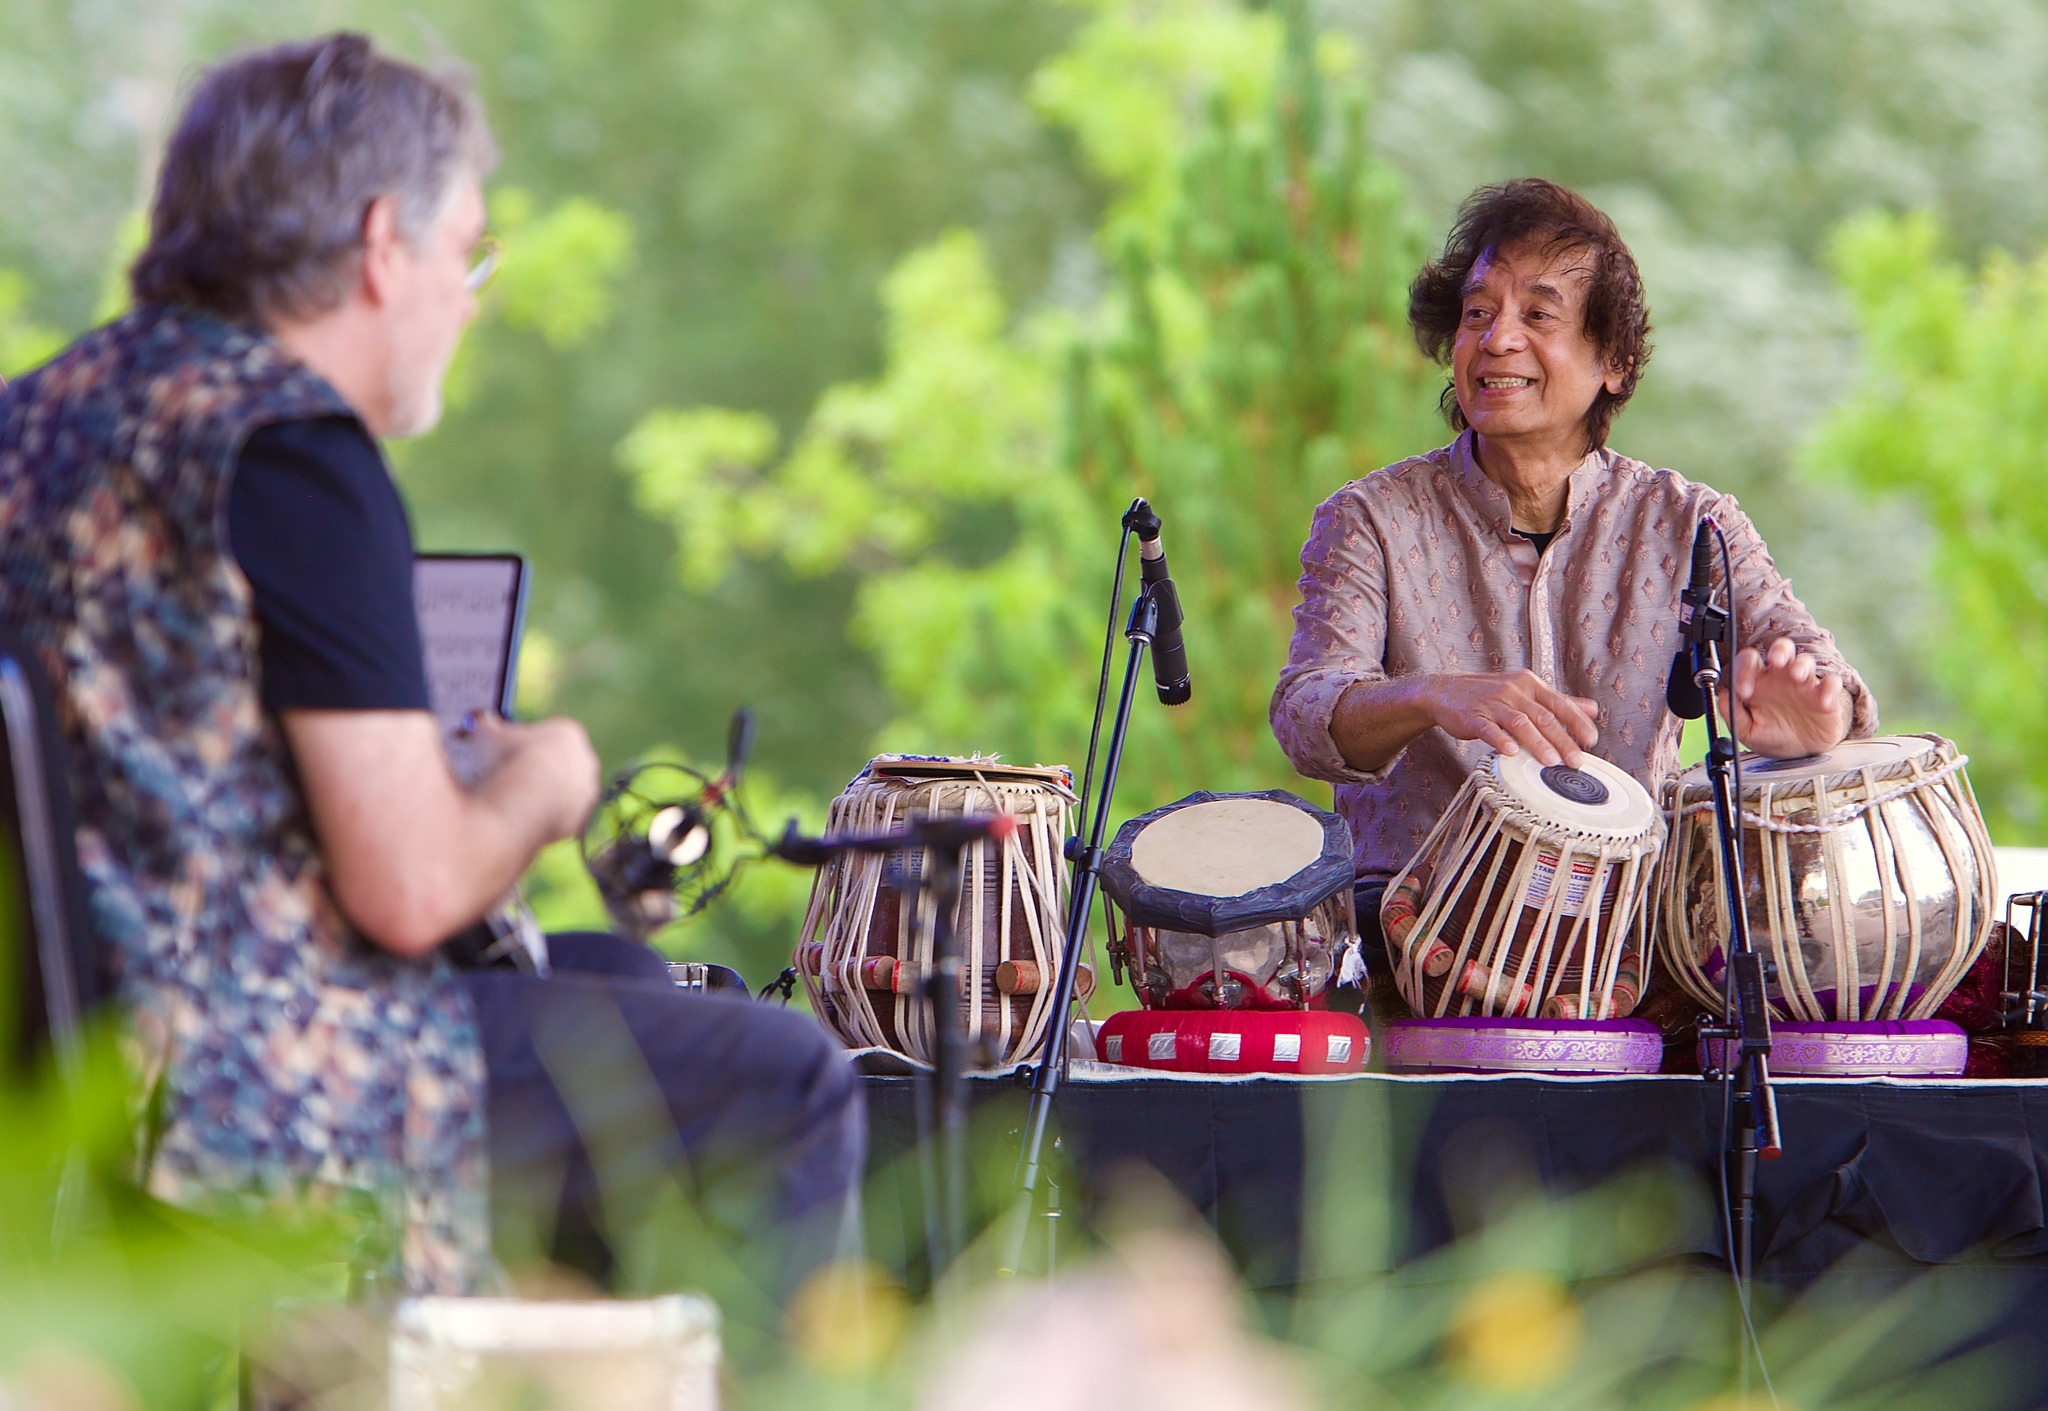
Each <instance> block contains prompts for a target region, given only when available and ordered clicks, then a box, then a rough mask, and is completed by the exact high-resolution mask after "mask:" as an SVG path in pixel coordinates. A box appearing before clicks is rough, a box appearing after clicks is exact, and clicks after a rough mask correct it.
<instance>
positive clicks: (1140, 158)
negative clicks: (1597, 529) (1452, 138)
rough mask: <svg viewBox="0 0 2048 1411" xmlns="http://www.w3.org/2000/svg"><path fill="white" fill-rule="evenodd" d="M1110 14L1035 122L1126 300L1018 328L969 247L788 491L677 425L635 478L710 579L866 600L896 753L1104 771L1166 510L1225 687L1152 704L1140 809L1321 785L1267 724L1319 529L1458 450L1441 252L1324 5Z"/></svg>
mask: <svg viewBox="0 0 2048 1411" xmlns="http://www.w3.org/2000/svg"><path fill="white" fill-rule="evenodd" d="M1090 9H1091V13H1090V17H1089V20H1088V23H1087V24H1086V25H1085V26H1084V27H1083V29H1082V30H1081V31H1080V33H1079V34H1078V35H1077V36H1076V38H1075V41H1074V44H1073V45H1072V47H1071V48H1069V49H1068V50H1067V51H1066V52H1065V53H1063V54H1062V55H1061V56H1060V57H1059V58H1057V59H1056V60H1054V61H1053V62H1052V63H1050V64H1049V65H1048V66H1047V67H1046V68H1045V69H1044V70H1043V71H1042V72H1041V74H1040V76H1039V78H1038V80H1037V81H1036V82H1035V84H1034V86H1033V91H1034V93H1035V94H1036V95H1037V97H1038V98H1039V100H1040V102H1041V103H1042V104H1043V105H1044V106H1045V108H1046V110H1047V112H1048V114H1049V116H1050V117H1051V118H1052V119H1053V120H1054V121H1056V122H1058V123H1060V124H1061V125H1063V126H1065V127H1068V128H1070V129H1071V130H1073V131H1074V132H1075V133H1076V134H1077V135H1078V136H1079V137H1080V139H1081V145H1082V148H1083V150H1084V151H1085V152H1087V153H1088V154H1089V156H1090V158H1091V160H1094V161H1096V162H1097V163H1099V164H1100V170H1099V172H1098V174H1099V175H1100V176H1101V177H1102V179H1103V180H1104V182H1105V183H1106V184H1107V186H1108V189H1109V193H1110V197H1111V208H1110V213H1109V215H1108V217H1107V219H1106V220H1105V223H1104V225H1103V228H1102V230H1101V232H1100V236H1099V239H1100V241H1101V243H1102V244H1103V245H1104V246H1106V247H1107V250H1106V254H1107V256H1108V258H1109V259H1110V260H1112V261H1113V262H1114V267H1115V270H1116V278H1115V279H1114V280H1113V282H1111V283H1109V284H1108V285H1107V286H1106V287H1105V288H1103V289H1102V290H1101V291H1100V293H1099V294H1098V296H1097V297H1096V298H1095V299H1094V300H1092V301H1090V302H1088V303H1086V304H1083V305H1081V306H1079V307H1076V308H1071V309H1063V310H1059V311H1057V312H1046V313H1042V314H1040V315H1038V316H1036V317H1033V318H1029V319H1026V320H1023V321H1022V322H1020V323H1017V324H1015V325H1014V326H1013V324H1012V321H1011V319H1010V318H1009V316H1008V313H1007V311H1006V310H1005V308H1004V307H1003V303H1002V300H1001V297H1000V294H999V291H998V289H997V287H996V284H995V280H994V278H993V276H992V274H991V271H990V268H989V265H988V262H987V261H986V260H985V259H984V257H983V255H982V252H981V248H980V246H979V244H978V243H977V242H976V241H975V240H974V239H973V238H972V237H970V236H968V235H965V234H955V235H951V236H948V237H946V238H944V239H942V240H941V241H939V242H938V243H936V244H934V245H931V246H928V247H926V248H925V249H923V250H920V251H918V252H916V253H914V254H912V255H911V256H909V257H908V258H906V259H905V260H904V261H903V263H902V264H901V265H899V266H898V267H897V270H896V271H895V273H894V274H892V275H891V276H890V278H889V280H888V281H887V283H886V284H885V286H884V305H885V308H886V311H887V317H888V323H887V328H888V338H887V361H886V365H885V368H884V371H883V374H882V376H881V377H880V379H878V380H877V381H874V382H872V383H862V384H850V385H844V386H840V387H836V388H833V389H831V390H829V391H828V392H826V393H825V394H824V396H823V397H822V398H821V399H820V401H819V404H818V407H817V410H816V412H815V413H814V414H813V417H812V419H811V421H810V423H809V424H808V426H807V427H806V428H805V429H804V431H803V432H802V433H801V434H800V435H799V437H798V439H797V441H796V443H795V445H794V446H793V448H792V449H791V451H790V453H789V454H788V456H787V457H785V458H783V459H782V460H781V461H780V462H779V463H777V464H773V465H772V466H770V465H768V464H766V459H767V457H766V453H767V452H768V451H769V450H770V449H771V439H770V437H769V435H768V433H767V428H766V426H765V424H764V423H761V422H759V421H758V420H756V421H747V420H745V419H743V418H741V417H740V416H738V415H737V414H735V413H732V412H727V411H719V410H698V411H691V412H660V413H656V414H654V415H653V416H652V417H650V418H649V419H648V420H647V421H645V422H643V423H642V425H641V427H640V428H639V429H638V430H637V431H636V432H635V433H634V434H633V436H631V437H630V438H628V440H627V441H626V443H625V446H624V449H623V452H622V462H623V464H624V466H625V468H626V470H627V471H628V473H629V475H630V477H631V478H632V481H633V484H634V488H635V494H636V499H637V501H638V503H639V504H640V505H641V506H642V507H643V508H644V509H645V510H646V511H647V512H649V513H650V514H652V515H659V516H661V517H663V518H666V519H667V520H668V521H669V522H671V523H673V524H674V525H675V527H676V532H677V536H678V541H679V544H680V556H679V565H680V568H681V571H682V574H683V576H684V578H685V579H686V580H688V581H694V582H697V583H700V584H711V583H716V582H717V581H719V578H720V576H721V575H722V574H723V573H724V572H726V571H728V569H729V566H730V564H731V563H732V562H733V559H732V555H733V553H734V551H735V550H736V549H737V550H747V549H751V550H754V551H755V552H772V553H775V554H777V555H779V556H780V558H781V559H782V561H783V563H784V564H785V565H786V566H787V568H788V569H789V570H790V571H792V572H795V573H799V574H819V573H829V572H833V571H839V570H849V569H850V570H855V571H857V572H858V573H859V580H860V581H859V588H858V591H857V594H856V596H855V599H854V624H853V626H854V631H855V633H856V635H857V636H858V638H859V639H860V640H861V641H862V642H863V644H864V645H866V647H867V648H868V650H869V651H870V652H871V653H872V654H873V655H874V658H875V660H876V662H877V664H878V666H879V668H880V671H881V674H882V679H883V681H884V682H885V683H886V684H887V685H888V686H889V688H890V691H891V695H892V697H893V698H894V701H895V704H896V707H897V712H898V713H897V715H896V718H895V719H894V720H893V721H892V722H891V723H890V724H889V725H888V726H887V727H886V728H885V729H884V730H883V731H882V732H881V734H880V735H879V736H878V737H877V745H878V747H881V748H896V749H905V750H920V751H926V752H930V751H934V750H943V751H951V752H957V753H968V752H974V751H997V752H1002V753H1005V754H1007V755H1008V756H1010V757H1011V758H1013V759H1021V760H1036V761H1047V762H1061V763H1069V764H1076V765H1078V764H1079V763H1080V762H1081V760H1080V752H1081V750H1082V748H1083V745H1084V742H1085V740H1086V738H1087V730H1088V710H1089V707H1090V705H1091V703H1092V701H1093V699H1094V690H1093V687H1094V684H1095V676H1096V669H1097V660H1098V656H1099V653H1100V644H1101V641H1102V630H1103V626H1104V619H1103V616H1102V611H1103V608H1102V605H1103V603H1104V601H1105V599H1106V597H1107V589H1108V587H1109V580H1110V575H1111V569H1112V566H1113V562H1112V561H1113V549H1114V545H1115V543H1116V534H1117V530H1116V524H1117V519H1118V516H1119V515H1120V514H1121V512H1122V511H1123V509H1124V508H1125V506H1127V505H1128V504H1129V502H1130V500H1131V497H1132V496H1133V495H1135V494H1144V495H1147V496H1149V497H1151V498H1153V499H1154V500H1155V502H1156V503H1157V504H1158V505H1159V507H1160V509H1161V511H1162V513H1163V515H1164V516H1165V518H1166V522H1167V526H1168V529H1167V542H1168V543H1169V544H1170V545H1172V546H1173V547H1172V557H1173V561H1174V563H1175V564H1176V565H1177V570H1176V571H1177V574H1178V579H1177V581H1178V584H1179V588H1180V594H1181V598H1182V601H1183V603H1184V605H1185V607H1186V609H1187V616H1188V628H1187V634H1188V643H1189V653H1190V658H1191V660H1192V661H1194V662H1196V663H1198V667H1197V671H1198V676H1197V685H1196V688H1195V695H1194V700H1193V703H1192V704H1190V705H1189V706H1188V707H1186V708H1185V709H1183V710H1178V711H1174V712H1170V713H1166V712H1161V711H1160V710H1159V709H1158V708H1157V707H1156V706H1155V705H1153V704H1151V703H1150V702H1149V701H1146V702H1141V703H1140V706H1139V709H1138V711H1137V713H1136V715H1135V716H1134V719H1133V730H1132V737H1131V739H1132V744H1131V753H1130V755H1129V757H1128V760H1127V764H1126V768H1125V774H1124V784H1123V787H1122V790H1121V792H1120V794H1119V802H1120V806H1121V807H1123V808H1124V809H1126V810H1128V811H1139V810H1142V809H1145V808H1149V807H1152V806H1153V805H1155V804H1158V803H1162V802H1165V801H1166V800H1168V799H1171V798H1173V797H1175V796H1177V795H1179V794H1181V793H1185V792H1186V791H1187V790H1189V789H1191V788H1195V787H1205V788H1217V789H1224V788H1270V787H1276V786H1284V785H1288V784H1297V786H1299V785H1298V781H1296V780H1295V779H1294V775H1293V771H1292V770H1291V768H1289V766H1288V765H1287V764H1286V762H1285V760H1284V759H1283V758H1282V757H1281V756H1280V754H1279V751H1278V749H1277V748H1276V747H1275V746H1274V744H1273V742H1272V738H1271V734H1270V731H1269V730H1268V728H1267V724H1266V703H1267V697H1268V695H1269V693H1270V691H1271V684H1272V681H1273V679H1274V676H1275V674H1276V673H1277V671H1278V668H1279V664H1280V658H1281V655H1282V653H1283V652H1284V646H1285V642H1286V639H1287V633H1288V614H1289V611H1290V609H1291V607H1292V603H1293V600H1294V586H1293V585H1294V578H1295V575H1296V569H1295V563H1294V560H1295V555H1296V551H1297V548H1298V545H1299V542H1300V539H1301V537H1302V535H1303V533H1304V532H1305V526H1306V525H1307V523H1308V519H1309V515H1310V513H1311V511H1312V510H1313V509H1314V507H1315V505H1316V504H1317V502H1319V501H1320V500H1321V499H1322V498H1323V497H1324V496H1325V495H1326V494H1328V493H1329V491H1330V489H1331V488H1333V487H1334V486H1336V485H1339V484H1342V483H1343V482H1344V481H1345V480H1348V479H1351V478H1352V477H1354V476H1358V475H1363V474H1366V473H1368V472H1369V471H1371V470H1373V469H1375V468H1377V467H1378V466H1380V465H1382V464H1384V463H1385V462H1387V461H1390V460H1394V459H1398V458H1399V457H1400V456H1401V455H1402V454H1404V453H1405V452H1406V451H1407V450H1409V449H1411V448H1413V447H1415V446H1417V445H1425V444H1428V443H1429V441H1431V440H1432V439H1435V438H1437V437H1438V436H1440V435H1441V422H1439V421H1437V420H1436V417H1435V385H1436V381H1437V378H1436V374H1435V373H1434V372H1433V371H1432V370H1430V369H1429V368H1427V367H1426V366H1425V365H1424V364H1423V363H1422V361H1421V359H1420V358H1419V357H1418V355H1417V354H1416V353H1415V351H1414V348H1413V346H1412V344H1411V343H1410V341H1409V339H1408V336H1407V332H1406V323H1405V295H1404V290H1405V285H1406V281H1407V278H1408V276H1409V274H1410V273H1411V272H1412V270H1413V268H1414V265H1415V262H1416V259H1417V256H1418V253H1419V250H1420V239H1419V237H1418V235H1417V233H1416V232H1415V231H1414V229H1413V228H1412V226H1411V225H1410V223H1409V221H1408V219H1407V216H1406V212H1405V207H1404V204H1403V200H1402V194H1401V190H1400V186H1399V183H1398V181H1397V180H1396V179H1395V178H1393V176H1392V175H1391V173H1390V172H1389V171H1388V170H1387V169H1386V168H1385V167H1384V165H1382V164H1381V163H1380V162H1379V161H1378V160H1377V159H1376V158H1375V157H1373V156H1372V154H1371V150H1370V145H1369V142H1368V138H1367V134H1366V130H1365V114H1364V102H1363V95H1362V94H1361V93H1360V92H1359V90H1358V87H1357V84H1356V81H1355V79H1354V78H1353V77H1351V70H1352V67H1353V65H1352V62H1351V58H1350V55H1349V54H1348V52H1347V49H1346V47H1345V46H1343V45H1341V44H1336V43H1324V44H1320V45H1319V44H1318V43H1317V42H1316V40H1315V38H1314V35H1313V32H1312V27H1311V26H1310V24H1309V22H1308V19H1307V15H1306V13H1305V11H1304V10H1303V9H1302V8H1301V7H1300V6H1296V5H1289V6H1285V7H1282V11H1281V12H1278V13H1264V14H1256V13H1250V12H1247V11H1244V10H1242V9H1239V8H1237V7H1235V6H1233V5H1230V4H1225V3H1205V0H1182V3H1178V4H1173V5H1159V6H1134V5H1125V4H1101V5H1096V6H1092V7H1090ZM1119 656H1121V654H1119Z"/></svg>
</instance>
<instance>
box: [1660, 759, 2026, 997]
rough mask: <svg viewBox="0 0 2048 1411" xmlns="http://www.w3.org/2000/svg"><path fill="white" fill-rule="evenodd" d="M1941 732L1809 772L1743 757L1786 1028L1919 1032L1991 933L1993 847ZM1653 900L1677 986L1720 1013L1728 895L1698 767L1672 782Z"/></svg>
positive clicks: (1755, 930) (1752, 920)
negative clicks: (1881, 1027) (1823, 1023)
mask: <svg viewBox="0 0 2048 1411" xmlns="http://www.w3.org/2000/svg"><path fill="white" fill-rule="evenodd" d="M1964 762H1965V760H1964V757H1963V756H1961V755H1959V754H1957V753H1956V747H1955V746H1954V745H1953V744H1951V743H1950V742H1949V741H1947V740H1944V739H1942V738H1941V737H1940V736H1938V735H1885V736H1879V737H1878V738H1876V739H1871V740H1850V741H1846V742H1844V743H1843V744H1840V745H1837V746H1836V747H1835V748H1834V749H1832V750H1830V751H1828V752H1827V753H1826V754H1822V755H1813V756H1809V757H1807V758H1804V759H1776V760H1774V759H1766V758H1763V757H1761V756H1758V755H1744V756H1743V758H1742V798H1741V800H1740V801H1739V803H1740V807H1741V811H1742V868H1743V880H1744V883H1745V885H1746V887H1747V889H1748V897H1747V902H1746V905H1747V907H1748V910H1749V926H1750V941H1751V943H1752V944H1753V945H1754V946H1755V947H1756V948H1757V949H1758V950H1759V951H1761V952H1762V953H1763V954H1764V956H1765V957H1766V958H1767V959H1768V960H1769V961H1770V962H1772V963H1773V964H1775V965H1776V967H1777V975H1776V977H1775V978H1774V979H1772V980H1770V981H1769V982H1767V994H1768V995H1769V997H1770V1002H1771V1010H1772V1013H1773V1014H1775V1015H1776V1016H1777V1017H1778V1018H1780V1019H1785V1020H1793V1021H1819V1020H1829V1021H1858V1020H1917V1019H1925V1018H1927V1017H1928V1016H1929V1015H1931V1014H1933V1013H1934V1011H1935V1010H1936V1009H1938V1008H1939V1007H1940V1006H1941V1002H1942V1001H1943V1000H1944V999H1947V998H1948V996H1949V993H1950V992H1951V991H1952V990H1954V989H1955V987H1956V985H1957V984H1958V983H1960V982H1961V980H1962V978H1963V975H1964V973H1965V972H1966V971H1968V970H1969V968H1970V965H1971V963H1972V962H1973V961H1975V960H1976V958H1977V956H1978V953H1979V952H1980V951H1982V950H1983V948H1984V943H1985V941H1986V940H1987V939H1988V938H1989V936H1990V933H1991V922H1992V919H1993V917H1992V907H1993V905H1994V903H1995V900H1996V897H1997V877H1996V868H1995V863H1994V857H1993V853H1992V850H1991V838H1990V835H1989V834H1988V833H1987V832H1986V831H1985V828H1984V817H1983V815H1982V814H1981V813H1980V812H1979V811H1978V809H1977V799H1976V796H1975V795H1974V794H1972V793H1971V792H1970V781H1969V778H1968V777H1967V776H1966V775H1965V774H1964V773H1963V764H1964ZM1664 809H1665V812H1666V815H1667V816H1668V817H1669V819H1670V821H1671V848H1670V851H1669V854H1668V856H1667V858H1666V861H1665V866H1664V868H1663V875H1662V877H1661V878H1660V880H1659V883H1658V894H1659V896H1658V902H1659V909H1660V912H1661V920H1662V925H1663V928H1664V932H1665V939H1666V942H1667V955H1668V961H1667V963H1668V964H1669V966H1670V968H1671V973H1672V976H1673V977H1674V978H1675V979H1676V980H1677V981H1678V983H1679V984H1680V985H1681V986H1682V987H1683V988H1684V989H1685V991H1686V993H1687V994H1689V995H1690V996H1692V997H1693V998H1694V999H1697V1000H1698V1001H1700V1003H1701V1004H1703V1005H1707V1006H1710V1007H1713V1008H1718V1007H1719V1005H1720V1003H1721V988H1722V974H1723V971H1724V968H1725V961H1724V957H1723V951H1722V946H1723V938H1724V937H1725V936H1726V935H1727V921H1728V910H1727V901H1726V897H1727V895H1728V893H1727V888H1726V885H1725V883H1724V882H1723V881H1722V878H1721V852H1720V846H1719V842H1718V839H1717V836H1716V834H1715V830H1714V803H1713V792H1712V786H1711V784H1710V782H1709V780H1708V778H1707V774H1706V768H1705V766H1704V765H1702V766H1700V767H1698V768H1696V769H1692V770H1690V771H1688V772H1687V773H1685V774H1682V775H1680V776H1679V777H1678V778H1676V779H1674V780H1672V781H1670V783H1668V784H1666V785H1665V788H1664Z"/></svg>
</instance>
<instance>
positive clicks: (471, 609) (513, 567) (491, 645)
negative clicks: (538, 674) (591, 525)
mask: <svg viewBox="0 0 2048 1411" xmlns="http://www.w3.org/2000/svg"><path fill="white" fill-rule="evenodd" d="M522 567H523V565H522V564H521V562H520V560H519V559H518V558H516V557H513V556H511V555H506V556H502V557H489V558H485V557H478V558H462V557H452V556H448V557H444V556H438V555H433V554H423V555H421V556H420V557H419V558H417V559H416V560H414V563H413V577H412V596H413V606H414V608H415V610H416V611H417V612H418V614H419V620H420V646H421V648H422V649H423V650H424V652H425V654H426V663H427V696H428V699H429V700H430V701H432V702H433V707H434V718H435V719H436V720H438V721H439V722H440V724H441V738H442V740H443V742H444V743H445V744H446V746H447V749H448V762H449V764H450V765H451V766H452V767H453V768H454V770H455V777H456V778H458V779H460V780H461V781H462V782H463V783H464V784H465V785H468V784H471V783H473V782H475V780H476V777H477V775H478V774H480V773H481V772H482V760H481V759H480V758H479V757H478V754H477V749H476V746H475V745H473V744H471V743H470V742H469V741H468V740H465V739H461V738H459V737H458V735H457V733H456V732H457V731H458V730H459V729H460V728H461V725H462V719H463V717H464V716H466V715H467V714H469V712H471V711H495V710H503V709H505V708H506V707H507V706H509V705H510V701H509V700H507V699H506V698H507V697H508V696H509V695H510V694H511V692H510V687H511V683H512V679H513V671H514V666H515V663H516V661H517V658H518V651H519V643H518V638H517V634H516V628H517V627H518V625H519V607H520V603H519V588H520V574H521V570H522Z"/></svg>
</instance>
